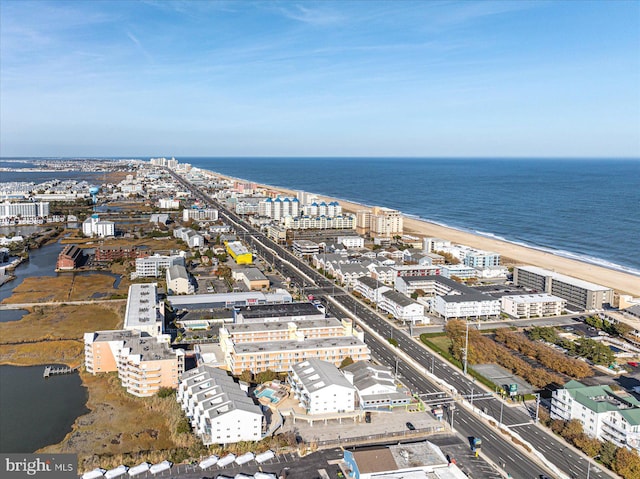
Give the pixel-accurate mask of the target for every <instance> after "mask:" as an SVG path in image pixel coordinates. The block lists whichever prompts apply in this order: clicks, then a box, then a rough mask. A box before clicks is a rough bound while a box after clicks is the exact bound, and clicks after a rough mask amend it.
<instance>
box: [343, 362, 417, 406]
mask: <svg viewBox="0 0 640 479" xmlns="http://www.w3.org/2000/svg"><path fill="white" fill-rule="evenodd" d="M342 374H344V376H345V377H346V378H347V380H348V381H349V382H350V383H351V384H353V386H354V387H355V388H356V392H357V396H356V407H357V408H361V409H381V408H394V407H398V406H405V405H407V404H410V403H411V395H410V394H409V393H408V391H406V390H404V389H400V388H399V387H398V386H397V384H398V381H396V379H395V378H394V377H393V373H392V372H391V369H390V368H387V367H386V366H379V365H377V364H371V363H369V362H367V361H358V362H356V363H353V364H349V365H348V366H345V367H344V368H342Z"/></svg>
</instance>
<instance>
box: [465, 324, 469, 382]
mask: <svg viewBox="0 0 640 479" xmlns="http://www.w3.org/2000/svg"><path fill="white" fill-rule="evenodd" d="M465 323H466V324H467V331H466V333H465V336H464V375H465V376H466V375H467V362H468V360H469V318H467V319H466V320H465Z"/></svg>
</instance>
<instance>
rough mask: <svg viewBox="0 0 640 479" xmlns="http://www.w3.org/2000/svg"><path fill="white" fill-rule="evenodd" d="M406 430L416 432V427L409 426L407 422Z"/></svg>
mask: <svg viewBox="0 0 640 479" xmlns="http://www.w3.org/2000/svg"><path fill="white" fill-rule="evenodd" d="M407 429H408V430H409V431H415V430H416V427H415V426H414V425H413V424H411V423H410V422H408V423H407Z"/></svg>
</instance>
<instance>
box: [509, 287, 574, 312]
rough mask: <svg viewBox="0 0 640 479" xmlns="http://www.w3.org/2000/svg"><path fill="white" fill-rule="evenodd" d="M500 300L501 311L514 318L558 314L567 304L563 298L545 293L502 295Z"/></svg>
mask: <svg viewBox="0 0 640 479" xmlns="http://www.w3.org/2000/svg"><path fill="white" fill-rule="evenodd" d="M501 301H502V305H501V306H502V311H504V312H505V313H507V314H508V315H509V316H513V317H514V318H542V317H547V316H559V315H560V314H562V312H563V311H564V308H565V307H566V305H567V302H566V301H565V300H564V299H562V298H559V297H557V296H553V295H551V294H547V293H539V294H518V295H513V296H503V297H502V298H501Z"/></svg>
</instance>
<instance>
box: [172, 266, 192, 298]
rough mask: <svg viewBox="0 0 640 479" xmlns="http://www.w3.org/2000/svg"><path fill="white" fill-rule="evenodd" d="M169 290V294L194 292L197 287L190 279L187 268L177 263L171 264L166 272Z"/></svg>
mask: <svg viewBox="0 0 640 479" xmlns="http://www.w3.org/2000/svg"><path fill="white" fill-rule="evenodd" d="M166 280H167V291H168V293H169V294H193V293H194V292H195V288H194V287H193V283H191V281H190V279H189V273H188V272H187V268H185V267H184V266H182V265H179V264H176V265H173V266H169V268H167V273H166Z"/></svg>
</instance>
